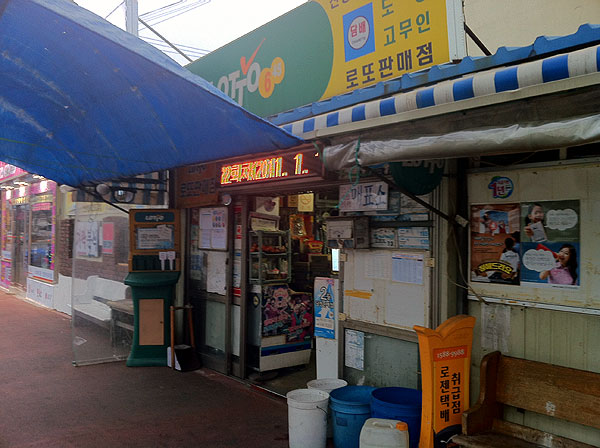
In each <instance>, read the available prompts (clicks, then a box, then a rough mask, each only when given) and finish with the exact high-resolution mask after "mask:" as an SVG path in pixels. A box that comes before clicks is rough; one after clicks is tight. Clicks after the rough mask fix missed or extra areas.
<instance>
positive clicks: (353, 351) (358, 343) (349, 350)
mask: <svg viewBox="0 0 600 448" xmlns="http://www.w3.org/2000/svg"><path fill="white" fill-rule="evenodd" d="M344 364H345V365H346V367H352V368H353V369H357V370H364V369H365V334H364V333H363V332H362V331H356V330H346V350H345V362H344Z"/></svg>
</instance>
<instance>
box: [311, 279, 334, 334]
mask: <svg viewBox="0 0 600 448" xmlns="http://www.w3.org/2000/svg"><path fill="white" fill-rule="evenodd" d="M336 291H337V286H336V280H335V279H333V278H326V277H316V278H315V336H317V337H321V338H328V339H335V292H336Z"/></svg>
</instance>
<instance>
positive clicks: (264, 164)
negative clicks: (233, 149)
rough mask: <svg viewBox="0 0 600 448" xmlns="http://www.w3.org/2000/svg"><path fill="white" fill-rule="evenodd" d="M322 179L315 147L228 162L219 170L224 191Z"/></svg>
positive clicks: (319, 161)
mask: <svg viewBox="0 0 600 448" xmlns="http://www.w3.org/2000/svg"><path fill="white" fill-rule="evenodd" d="M323 177H324V167H323V164H322V163H321V158H320V155H319V153H318V152H317V149H315V147H314V146H313V145H307V146H304V147H298V148H296V149H295V150H292V151H286V152H280V153H274V154H270V155H266V156H263V157H256V156H255V157H252V158H246V159H242V160H234V161H227V162H224V163H222V164H221V165H220V169H219V182H220V187H221V188H230V187H236V186H238V187H239V186H242V187H243V186H250V185H255V184H263V183H266V182H273V181H285V182H286V183H287V182H305V181H307V180H310V179H312V180H315V179H322V178H323Z"/></svg>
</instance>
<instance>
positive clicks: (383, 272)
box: [365, 253, 390, 280]
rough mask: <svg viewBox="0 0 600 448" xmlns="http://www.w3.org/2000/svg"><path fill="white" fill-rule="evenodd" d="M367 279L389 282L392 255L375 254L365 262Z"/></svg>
mask: <svg viewBox="0 0 600 448" xmlns="http://www.w3.org/2000/svg"><path fill="white" fill-rule="evenodd" d="M365 277H367V278H379V279H382V280H389V278H390V255H389V253H388V254H373V255H370V256H368V257H367V259H366V260H365Z"/></svg>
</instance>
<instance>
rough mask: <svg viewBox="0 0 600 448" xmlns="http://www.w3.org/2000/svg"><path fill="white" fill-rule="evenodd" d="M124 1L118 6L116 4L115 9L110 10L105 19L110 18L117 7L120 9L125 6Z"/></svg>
mask: <svg viewBox="0 0 600 448" xmlns="http://www.w3.org/2000/svg"><path fill="white" fill-rule="evenodd" d="M124 3H125V0H123V1H122V2H121V3H119V4H118V5H117V6H115V9H113V10H112V11H111V12H109V13H108V15H107V16H106V17H105V18H104V20H106V19H108V18H109V17H110V16H111V15H112V14H113V13H114V12H115V11H116V10H117V9H119V8H120V7H121V6H123V4H124Z"/></svg>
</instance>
